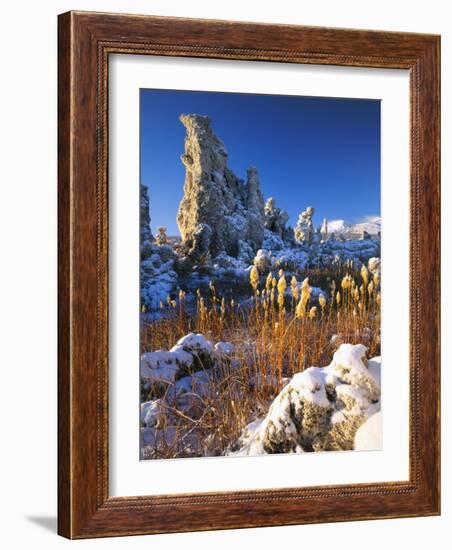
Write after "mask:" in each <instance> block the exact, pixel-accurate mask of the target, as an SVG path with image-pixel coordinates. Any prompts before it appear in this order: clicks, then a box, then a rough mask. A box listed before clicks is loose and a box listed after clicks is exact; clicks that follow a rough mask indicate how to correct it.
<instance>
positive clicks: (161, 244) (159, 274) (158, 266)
mask: <svg viewBox="0 0 452 550" xmlns="http://www.w3.org/2000/svg"><path fill="white" fill-rule="evenodd" d="M140 193H141V197H140V256H141V264H140V297H141V310H142V311H143V312H147V311H150V310H156V309H159V307H160V302H165V301H166V299H167V298H168V296H169V294H170V293H171V292H173V291H174V289H175V286H176V282H177V274H176V272H175V271H174V263H175V258H176V255H175V253H174V251H173V249H172V247H171V246H170V245H169V244H167V242H168V241H167V237H166V228H161V227H159V233H158V235H157V237H156V239H155V241H154V238H153V236H152V232H151V227H150V220H151V218H150V214H149V194H148V188H147V187H146V186H144V185H141V189H140Z"/></svg>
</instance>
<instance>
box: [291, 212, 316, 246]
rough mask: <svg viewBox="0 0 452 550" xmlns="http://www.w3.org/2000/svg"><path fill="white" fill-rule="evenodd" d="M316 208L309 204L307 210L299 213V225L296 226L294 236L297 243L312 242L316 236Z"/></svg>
mask: <svg viewBox="0 0 452 550" xmlns="http://www.w3.org/2000/svg"><path fill="white" fill-rule="evenodd" d="M313 215H314V208H312V206H308V207H307V208H306V210H303V212H302V213H301V214H300V215H299V217H298V221H297V225H296V226H295V228H294V237H295V240H296V241H297V243H300V244H311V242H312V241H313V238H314V234H315V230H314V224H313V222H312V216H313Z"/></svg>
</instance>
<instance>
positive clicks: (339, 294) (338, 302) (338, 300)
mask: <svg viewBox="0 0 452 550" xmlns="http://www.w3.org/2000/svg"><path fill="white" fill-rule="evenodd" d="M336 302H337V305H339V304H340V303H341V293H340V292H339V291H337V293H336Z"/></svg>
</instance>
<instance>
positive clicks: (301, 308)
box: [295, 298, 306, 319]
mask: <svg viewBox="0 0 452 550" xmlns="http://www.w3.org/2000/svg"><path fill="white" fill-rule="evenodd" d="M305 307H306V303H305V302H304V301H303V298H302V299H301V300H300V301H299V302H298V304H297V307H296V309H295V316H296V317H297V319H303V317H304V314H305Z"/></svg>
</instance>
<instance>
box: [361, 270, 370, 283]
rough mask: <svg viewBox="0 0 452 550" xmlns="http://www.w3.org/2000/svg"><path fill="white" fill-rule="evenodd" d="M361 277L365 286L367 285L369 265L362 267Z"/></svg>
mask: <svg viewBox="0 0 452 550" xmlns="http://www.w3.org/2000/svg"><path fill="white" fill-rule="evenodd" d="M361 278H362V280H363V283H364V286H367V285H368V283H369V272H368V271H367V267H366V266H365V265H363V266H362V268H361Z"/></svg>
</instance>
